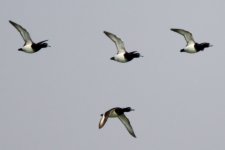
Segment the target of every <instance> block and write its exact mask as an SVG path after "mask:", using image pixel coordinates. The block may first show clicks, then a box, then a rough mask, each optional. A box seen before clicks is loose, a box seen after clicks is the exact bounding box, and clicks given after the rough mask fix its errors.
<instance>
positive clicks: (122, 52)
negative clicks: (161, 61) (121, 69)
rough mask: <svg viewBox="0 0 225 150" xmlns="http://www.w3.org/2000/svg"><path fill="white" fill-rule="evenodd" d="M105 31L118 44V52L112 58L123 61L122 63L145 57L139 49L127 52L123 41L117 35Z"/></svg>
mask: <svg viewBox="0 0 225 150" xmlns="http://www.w3.org/2000/svg"><path fill="white" fill-rule="evenodd" d="M104 33H105V34H106V36H108V37H109V38H110V39H111V40H112V41H113V42H114V43H115V44H116V48H117V54H116V55H115V56H113V57H111V60H114V61H117V62H121V63H126V62H129V61H131V60H132V59H134V58H139V57H143V56H141V55H140V53H138V52H137V51H133V52H127V51H126V49H125V46H124V43H123V41H122V40H121V39H120V38H119V37H117V36H116V35H114V34H112V33H110V32H107V31H104Z"/></svg>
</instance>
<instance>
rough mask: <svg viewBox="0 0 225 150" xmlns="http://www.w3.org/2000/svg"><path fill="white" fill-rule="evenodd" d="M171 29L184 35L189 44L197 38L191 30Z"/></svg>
mask: <svg viewBox="0 0 225 150" xmlns="http://www.w3.org/2000/svg"><path fill="white" fill-rule="evenodd" d="M171 30H172V31H174V32H177V33H179V34H181V35H183V36H184V38H185V40H186V42H187V44H192V43H195V40H194V38H193V36H192V34H191V33H190V32H189V31H186V30H183V29H171Z"/></svg>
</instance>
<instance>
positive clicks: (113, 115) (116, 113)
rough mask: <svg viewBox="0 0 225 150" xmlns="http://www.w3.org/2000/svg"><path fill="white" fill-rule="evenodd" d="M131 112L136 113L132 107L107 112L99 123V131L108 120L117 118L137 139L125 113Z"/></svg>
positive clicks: (117, 108)
mask: <svg viewBox="0 0 225 150" xmlns="http://www.w3.org/2000/svg"><path fill="white" fill-rule="evenodd" d="M130 111H134V109H132V108H130V107H126V108H120V107H115V108H112V109H110V110H108V111H106V112H105V113H104V114H101V116H102V118H101V120H100V122H99V129H101V128H102V127H103V126H104V125H105V123H106V121H107V119H108V118H116V117H117V118H119V119H120V121H121V122H122V123H123V125H124V126H125V127H126V129H127V131H128V132H129V133H130V134H131V135H132V136H133V137H135V138H136V135H135V134H134V130H133V128H132V126H131V124H130V121H129V120H128V118H127V117H126V116H125V114H124V112H130Z"/></svg>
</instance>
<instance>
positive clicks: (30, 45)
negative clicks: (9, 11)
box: [9, 20, 50, 53]
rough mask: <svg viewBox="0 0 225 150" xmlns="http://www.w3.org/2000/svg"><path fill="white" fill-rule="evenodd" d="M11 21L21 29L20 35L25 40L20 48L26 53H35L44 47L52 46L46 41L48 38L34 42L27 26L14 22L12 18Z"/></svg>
mask: <svg viewBox="0 0 225 150" xmlns="http://www.w3.org/2000/svg"><path fill="white" fill-rule="evenodd" d="M9 23H11V24H12V25H13V26H14V27H15V28H16V29H17V30H18V31H19V33H20V35H21V36H22V38H23V40H24V42H25V43H24V45H23V47H22V48H20V49H18V50H19V51H23V52H26V53H35V52H37V51H39V50H40V49H42V48H46V47H50V46H49V45H48V44H47V43H46V41H48V40H44V41H41V42H39V43H34V42H33V41H32V39H31V37H30V34H29V32H28V31H27V30H26V29H25V28H23V27H22V26H21V25H19V24H17V23H15V22H13V21H11V20H9Z"/></svg>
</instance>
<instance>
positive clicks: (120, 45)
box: [104, 31, 126, 53]
mask: <svg viewBox="0 0 225 150" xmlns="http://www.w3.org/2000/svg"><path fill="white" fill-rule="evenodd" d="M104 33H105V34H106V35H107V36H108V37H109V38H110V39H111V40H112V41H113V42H114V43H115V44H116V48H117V50H118V53H124V52H126V49H125V46H124V43H123V41H122V40H121V39H120V38H119V37H117V36H116V35H114V34H112V33H110V32H107V31H104Z"/></svg>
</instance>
